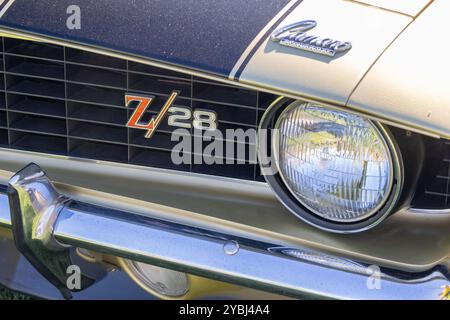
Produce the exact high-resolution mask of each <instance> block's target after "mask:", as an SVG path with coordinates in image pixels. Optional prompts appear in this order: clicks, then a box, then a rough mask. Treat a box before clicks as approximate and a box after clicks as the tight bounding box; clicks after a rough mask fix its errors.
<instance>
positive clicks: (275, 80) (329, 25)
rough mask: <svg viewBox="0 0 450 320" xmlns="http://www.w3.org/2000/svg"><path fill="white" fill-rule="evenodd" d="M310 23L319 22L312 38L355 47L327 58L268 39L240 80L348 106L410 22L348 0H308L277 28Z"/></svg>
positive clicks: (400, 16)
mask: <svg viewBox="0 0 450 320" xmlns="http://www.w3.org/2000/svg"><path fill="white" fill-rule="evenodd" d="M311 19H313V20H315V21H316V22H317V26H316V27H315V28H314V29H312V30H311V31H310V32H311V33H312V34H314V35H317V36H320V37H326V38H331V39H340V40H342V41H349V42H351V44H352V49H351V50H349V51H348V52H346V53H343V54H338V55H336V56H335V57H325V56H322V55H319V54H315V53H311V52H306V51H303V50H298V49H295V48H287V47H284V46H281V45H280V44H279V43H275V42H273V41H271V40H270V39H269V38H268V39H266V40H265V41H264V42H263V44H262V45H261V46H260V47H259V48H258V50H257V51H256V52H255V54H254V55H253V57H252V58H251V59H250V61H249V62H248V64H247V66H246V67H245V68H244V71H243V72H242V74H241V76H240V82H241V83H246V84H251V85H257V86H261V87H265V88H276V89H277V90H282V91H284V92H288V93H291V94H296V93H301V94H302V95H304V96H307V97H309V98H310V99H312V100H314V99H317V98H319V99H320V100H322V101H327V102H328V103H331V104H338V105H345V103H346V102H347V99H348V97H349V96H350V94H351V92H352V91H353V89H354V88H355V86H356V85H357V84H358V82H359V80H360V79H361V78H362V77H363V76H364V74H365V72H366V71H367V70H368V69H369V68H370V66H371V65H372V64H373V62H374V61H375V60H376V59H377V58H378V56H379V55H381V54H382V53H383V51H384V50H385V49H386V48H387V47H388V46H389V44H390V43H391V42H392V41H393V40H394V39H395V37H397V36H398V34H399V33H400V32H402V30H403V29H404V28H405V27H406V26H407V25H408V24H409V23H410V22H411V21H412V18H410V17H407V16H405V15H402V14H397V13H394V12H390V11H385V10H380V9H377V8H374V7H370V6H363V5H360V4H356V3H353V2H349V1H342V0H304V1H303V2H302V3H301V4H300V5H299V6H298V7H297V8H296V9H294V10H293V11H292V12H291V13H290V14H289V15H288V16H287V17H286V19H285V20H284V21H282V22H281V24H280V25H279V26H278V27H277V28H282V27H283V26H287V25H289V24H292V23H295V22H299V21H303V20H311Z"/></svg>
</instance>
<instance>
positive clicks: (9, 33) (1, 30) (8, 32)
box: [0, 26, 450, 139]
mask: <svg viewBox="0 0 450 320" xmlns="http://www.w3.org/2000/svg"><path fill="white" fill-rule="evenodd" d="M0 34H1V35H2V36H4V37H11V38H17V37H19V38H26V39H27V40H30V41H41V42H46V43H50V44H55V45H61V46H66V47H69V48H74V49H79V50H85V51H89V52H93V53H97V54H103V55H107V56H110V57H114V58H119V59H127V60H129V61H134V62H138V63H142V64H146V65H150V66H154V67H159V68H164V69H167V70H171V71H176V72H182V73H186V74H190V75H193V76H198V77H203V78H206V79H209V80H213V81H218V82H222V83H225V84H230V85H238V86H240V87H242V88H247V89H252V90H261V91H264V92H267V93H272V94H275V95H279V96H284V97H287V98H292V99H301V100H303V101H305V102H312V103H321V104H323V105H324V106H327V107H332V108H339V109H342V108H345V110H346V111H347V112H352V113H355V114H358V115H362V116H365V117H367V118H369V119H371V120H375V121H380V122H382V123H384V124H387V125H392V126H396V127H398V128H401V129H405V130H411V131H414V132H417V133H420V134H423V135H427V136H430V137H434V138H439V137H441V138H446V139H450V134H448V133H445V132H439V131H435V130H432V129H427V128H423V127H419V126H413V125H411V124H404V123H401V122H396V121H393V120H392V119H388V118H383V117H380V116H377V115H375V114H369V113H367V112H364V111H363V110H359V109H357V108H352V107H351V106H343V105H336V104H332V103H330V102H329V101H327V100H325V99H320V98H314V99H313V98H311V97H308V96H304V95H302V94H301V93H296V94H293V93H292V92H287V91H283V90H278V89H273V88H270V87H265V86H258V85H257V84H254V83H244V82H237V81H233V80H231V79H229V78H224V77H220V76H217V75H214V74H208V73H204V72H200V71H197V70H193V69H188V68H184V67H179V66H174V65H170V64H165V63H162V62H158V61H153V60H149V59H146V58H143V57H139V56H133V55H129V54H125V53H120V52H115V51H111V50H107V49H104V48H101V47H94V46H91V45H87V44H82V43H77V42H69V41H64V40H57V39H54V38H50V37H45V36H42V35H37V34H33V33H28V32H24V31H19V30H15V29H13V28H7V27H4V26H2V27H0Z"/></svg>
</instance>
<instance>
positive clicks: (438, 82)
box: [348, 0, 450, 139]
mask: <svg viewBox="0 0 450 320" xmlns="http://www.w3.org/2000/svg"><path fill="white" fill-rule="evenodd" d="M449 12H450V1H448V0H435V1H434V2H433V3H432V4H431V5H430V6H429V7H428V8H427V10H426V11H425V12H424V13H422V14H421V15H420V16H419V17H418V18H417V19H416V20H415V21H414V23H412V24H411V25H410V26H409V27H408V28H407V29H406V30H405V31H404V32H403V33H402V34H401V35H400V36H399V37H398V39H397V40H396V41H395V42H394V43H393V44H392V45H391V46H390V47H389V49H388V50H387V51H386V52H385V53H384V54H383V55H382V56H381V57H380V58H379V59H378V60H377V62H376V63H375V64H374V66H373V67H372V68H371V69H370V71H369V72H368V73H367V75H366V76H365V77H364V79H363V80H362V81H361V83H360V84H359V86H358V87H357V88H356V90H355V91H354V93H353V94H352V96H351V98H350V100H349V102H348V106H350V107H352V108H355V109H360V110H365V111H366V112H370V113H374V112H376V113H377V114H379V115H380V116H383V117H384V118H386V119H399V120H401V121H402V122H403V123H405V124H407V125H408V126H409V127H412V128H416V129H418V130H426V131H427V132H429V133H432V134H435V135H436V136H440V137H443V138H447V139H449V138H450V86H449V75H450V63H449V52H450V42H449V41H447V34H448V30H450V19H449Z"/></svg>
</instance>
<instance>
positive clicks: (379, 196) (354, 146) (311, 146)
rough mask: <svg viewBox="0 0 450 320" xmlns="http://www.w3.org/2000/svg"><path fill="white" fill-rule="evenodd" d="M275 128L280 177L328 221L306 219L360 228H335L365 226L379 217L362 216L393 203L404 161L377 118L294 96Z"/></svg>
mask: <svg viewBox="0 0 450 320" xmlns="http://www.w3.org/2000/svg"><path fill="white" fill-rule="evenodd" d="M273 129H275V130H273V134H272V151H273V154H274V155H275V162H276V165H277V169H278V173H277V175H278V176H279V179H278V181H277V183H279V184H283V185H284V187H285V188H284V189H287V190H284V191H283V192H285V193H289V194H290V196H291V198H292V197H293V199H294V202H297V203H299V204H300V205H301V207H303V208H304V209H306V210H303V211H307V212H308V214H310V215H312V216H315V218H318V219H319V220H322V221H325V222H329V224H328V225H326V226H324V224H321V223H316V221H317V219H315V221H312V220H311V219H305V220H307V221H308V222H310V223H311V222H312V223H313V224H315V225H319V226H320V227H323V228H326V229H332V230H333V231H355V230H354V228H353V227H347V228H345V227H344V228H336V229H335V228H334V227H333V224H347V225H351V224H358V226H356V227H355V228H358V229H364V228H367V227H368V226H369V225H372V224H375V222H377V221H374V220H372V221H368V223H367V224H365V223H362V222H363V221H367V220H368V219H370V218H371V217H374V216H375V215H379V216H378V217H377V219H376V220H379V219H381V217H384V216H385V215H386V214H387V213H388V212H386V210H383V208H384V207H385V206H386V204H387V203H388V202H389V203H392V195H393V189H394V186H398V185H399V184H398V181H397V180H398V179H397V178H396V176H397V174H398V171H399V169H398V168H399V166H400V165H399V164H398V157H397V156H396V154H395V155H394V154H393V153H395V151H394V149H395V148H393V146H392V145H391V141H390V140H389V141H388V139H387V137H386V136H385V135H384V131H383V130H382V128H381V127H380V126H378V125H377V124H376V123H374V122H372V121H370V120H368V119H365V118H363V117H361V116H358V115H355V114H351V113H347V112H344V111H340V110H337V109H331V108H326V107H322V106H319V105H317V104H312V103H305V102H301V101H295V102H293V103H291V104H289V105H287V107H286V108H284V109H283V110H282V111H281V113H280V112H278V118H277V120H276V122H275V125H274V127H273ZM270 182H271V181H269V183H270ZM397 191H398V190H397ZM397 193H398V192H397ZM290 209H291V210H292V208H290ZM294 210H295V209H294ZM295 211H298V210H295ZM295 213H298V212H295ZM380 213H381V214H380ZM302 217H303V218H304V215H303V216H302Z"/></svg>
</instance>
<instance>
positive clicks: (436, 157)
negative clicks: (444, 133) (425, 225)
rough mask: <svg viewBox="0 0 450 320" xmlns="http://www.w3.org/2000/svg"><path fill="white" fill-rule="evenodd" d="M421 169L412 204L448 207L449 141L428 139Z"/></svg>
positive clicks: (415, 205)
mask: <svg viewBox="0 0 450 320" xmlns="http://www.w3.org/2000/svg"><path fill="white" fill-rule="evenodd" d="M425 145H426V150H425V161H424V166H423V170H422V173H421V176H420V179H419V183H418V185H417V188H416V193H415V196H414V199H413V202H412V204H413V206H414V207H417V208H425V209H448V208H450V141H448V140H442V139H428V141H427V143H426V144H425Z"/></svg>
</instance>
